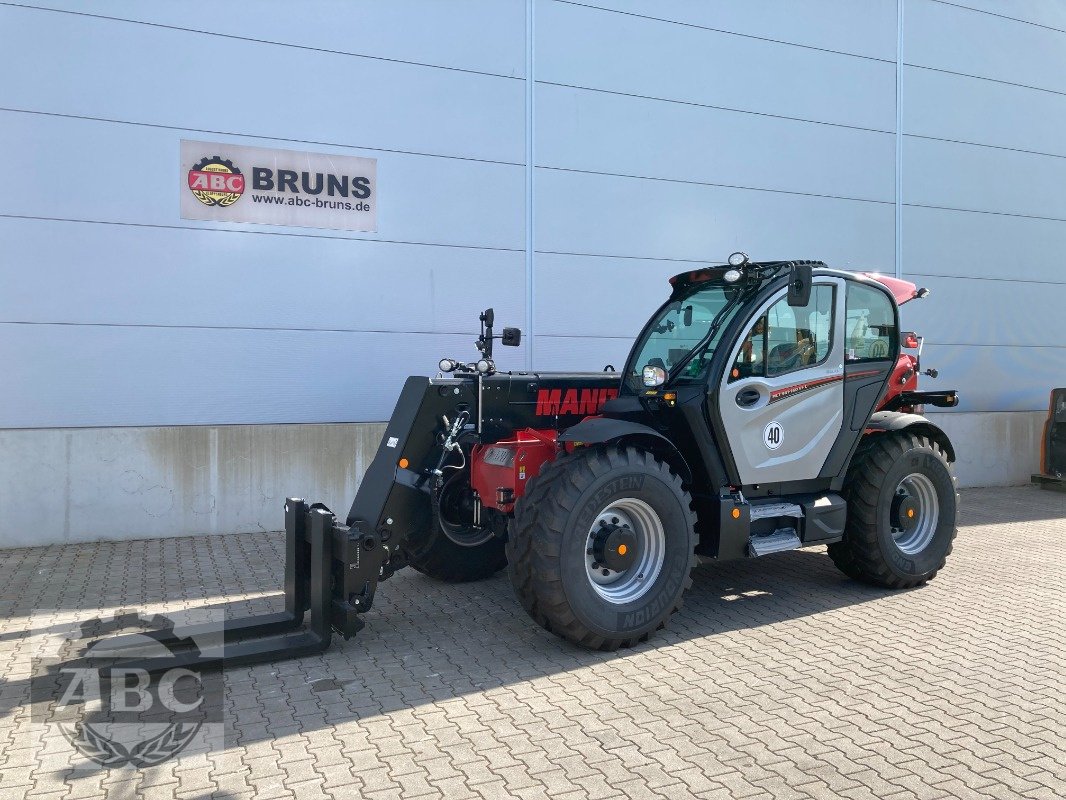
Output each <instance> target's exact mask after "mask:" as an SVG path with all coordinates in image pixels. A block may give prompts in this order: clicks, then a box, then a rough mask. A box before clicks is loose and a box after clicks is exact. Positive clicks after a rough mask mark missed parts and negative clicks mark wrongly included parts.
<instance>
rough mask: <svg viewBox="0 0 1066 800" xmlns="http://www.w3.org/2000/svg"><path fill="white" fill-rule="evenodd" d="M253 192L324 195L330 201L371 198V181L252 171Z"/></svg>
mask: <svg viewBox="0 0 1066 800" xmlns="http://www.w3.org/2000/svg"><path fill="white" fill-rule="evenodd" d="M252 189H254V190H256V191H260V192H273V191H277V192H291V193H292V194H322V193H323V192H325V193H326V194H327V195H329V196H330V197H353V198H355V199H356V200H365V199H366V198H368V197H370V179H369V178H365V177H362V176H359V177H353V178H350V177H349V176H347V175H329V174H326V173H322V172H297V171H296V170H294V169H279V170H277V171H276V172H275V171H274V170H272V169H270V168H269V167H252Z"/></svg>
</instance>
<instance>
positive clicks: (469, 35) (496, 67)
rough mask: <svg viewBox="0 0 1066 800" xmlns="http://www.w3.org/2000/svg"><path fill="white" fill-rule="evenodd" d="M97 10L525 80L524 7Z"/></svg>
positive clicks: (74, 6) (118, 3)
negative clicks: (512, 76)
mask: <svg viewBox="0 0 1066 800" xmlns="http://www.w3.org/2000/svg"><path fill="white" fill-rule="evenodd" d="M33 5H35V6H40V7H42V8H55V9H67V10H72V11H77V12H84V11H86V10H90V9H88V8H87V6H86V4H85V3H84V2H82V0H34V3H33ZM91 11H92V13H93V14H98V15H105V16H113V17H121V18H125V19H129V20H142V21H147V22H154V23H158V24H161V25H174V26H178V27H182V28H193V29H199V30H202V31H210V32H214V33H221V34H225V35H229V36H237V37H247V38H252V39H267V40H272V41H276V42H286V43H290V44H294V45H302V46H304V47H314V48H322V49H331V50H339V51H344V52H349V53H351V52H356V53H363V54H366V55H369V56H375V57H378V58H386V59H406V60H408V61H418V62H423V63H429V64H439V65H442V66H448V67H454V68H457V69H470V70H481V71H487V72H496V73H500V74H503V75H515V76H521V75H524V74H525V57H524V54H523V39H524V36H525V22H526V19H525V0H449V2H448V3H442V2H440V0H389V2H387V3H382V2H360V3H353V2H347V0H302V2H301V3H300V4H299V7H298V9H297V10H296V13H293V12H294V7H293V5H292V4H291V3H289V2H286V0H228V2H225V3H218V2H214V0H182V2H181V3H145V2H143V0H96V1H95V2H94V3H93V4H92V8H91ZM37 13H41V12H37ZM216 47H217V48H218V50H219V51H220V52H221V51H222V49H223V48H225V47H226V44H225V42H221V41H219V42H217V44H216ZM282 58H295V59H299V58H300V56H299V54H291V55H283V56H282Z"/></svg>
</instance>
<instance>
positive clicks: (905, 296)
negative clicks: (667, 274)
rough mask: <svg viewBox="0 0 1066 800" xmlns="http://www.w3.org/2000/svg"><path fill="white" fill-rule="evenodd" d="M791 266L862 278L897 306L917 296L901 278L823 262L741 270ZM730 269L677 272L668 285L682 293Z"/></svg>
mask: <svg viewBox="0 0 1066 800" xmlns="http://www.w3.org/2000/svg"><path fill="white" fill-rule="evenodd" d="M792 264H810V265H811V266H812V267H813V268H814V271H815V273H816V274H821V275H836V276H838V277H843V278H847V277H852V278H854V277H856V276H861V277H863V278H868V279H870V280H874V281H877V282H878V283H880V284H881V285H882V286H884V287H885V288H887V289H888V290H889V292H891V293H892V296H893V297H894V298H895V300H896V304H897V305H903V304H904V303H906V302H909V301H910V300H913V299H914V298H916V297H918V295H919V289H918V286H917V284H914V283H911V282H910V281H905V280H902V279H901V278H891V277H889V276H887V275H881V274H880V273H877V272H858V271H848V270H838V269H832V268H830V267H829V266H828V265H826V264H825V262H823V261H806V260H803V261H762V262H756V261H749V262H748V263H747V264H745V265H744V266H743V267H742V268H741V269H750V268H753V267H754V268H760V269H771V268H774V267H778V268H782V267H787V266H791V265H792ZM731 269H734V267H731V266H729V265H728V264H723V265H721V266H713V267H701V268H700V269H695V270H689V271H687V272H679V273H678V274H676V275H674V276H673V277H671V278H670V285H671V287H673V291H674V292H678V291H684V290H685V289H687V288H689V287H690V286H693V285H695V284H698V283H704V282H705V281H713V280H721V279H722V277H723V276H724V275H725V273H726V272H728V271H729V270H731Z"/></svg>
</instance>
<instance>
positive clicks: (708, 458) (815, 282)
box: [604, 253, 913, 497]
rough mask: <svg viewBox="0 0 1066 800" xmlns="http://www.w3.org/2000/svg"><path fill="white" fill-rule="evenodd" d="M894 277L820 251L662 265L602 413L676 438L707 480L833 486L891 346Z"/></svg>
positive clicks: (751, 490) (877, 391)
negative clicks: (838, 266) (836, 264)
mask: <svg viewBox="0 0 1066 800" xmlns="http://www.w3.org/2000/svg"><path fill="white" fill-rule="evenodd" d="M895 283H897V284H898V285H897V286H893V287H890V286H888V285H886V283H884V282H881V281H878V280H875V279H874V278H871V277H869V276H866V275H860V274H857V273H852V272H845V271H842V270H834V269H830V268H829V267H827V266H826V265H825V264H824V263H822V262H820V261H770V262H751V261H749V260H748V258H747V256H746V255H744V254H743V253H735V254H734V255H733V256H731V257H730V260H729V263H728V264H725V265H722V266H716V267H709V268H705V269H699V270H693V271H688V272H683V273H680V274H678V275H675V276H674V277H673V278H671V279H670V284H671V287H672V289H671V294H670V298H669V299H668V300H667V301H666V303H664V304H663V305H662V307H660V308H659V310H658V311H657V312H656V313H655V314H654V315H652V318H651V320H650V321H649V322H648V324H647V325H646V326H645V327H644V329H643V330H642V331H641V333H640V335H639V336H638V338H637V340H636V342H635V343H634V346H633V349H632V351H631V353H630V357H629V359H628V360H627V363H626V366H625V369H624V372H623V375H622V385H621V387H620V392H619V394H620V396H619V398H618V399H617V400H614V401H612V402H611V403H608V404H607V406H606V407H605V408H604V412H605V414H606V415H607V416H610V417H616V418H621V419H626V420H629V421H631V422H634V423H639V424H642V425H647V426H648V427H651V428H654V429H656V430H658V431H659V432H661V433H662V434H663V435H664V436H665V437H666V438H668V439H669V440H670V441H671V442H674V443H675V444H676V445H677V449H678V450H679V452H680V455H681V456H682V457H683V459H684V462H685V463H686V464H687V465H691V470H692V473H693V477H694V479H695V480H696V481H698V483H699V484H702V485H704V486H706V487H708V489H710V490H711V491H716V490H717V487H723V486H731V487H736V488H737V489H742V490H743V492H744V493H745V494H746V495H747V496H750V497H760V496H769V495H775V494H788V493H794V492H798V491H807V492H819V491H827V490H837V489H839V487H840V486H841V485H842V482H843V479H844V474H845V472H846V469H847V465H848V463H849V460H850V456H851V454H852V453H853V452H854V449H855V447H856V446H857V445H858V441H859V439H860V437H861V436H862V434H863V431H864V429H865V425H866V422H867V420H868V419H869V418H870V415H871V414H872V413H873V412H874V411H875V408H876V405H877V402H878V400H879V398H881V397H882V396H883V395H884V393H885V389H886V385H887V383H888V381H889V379H890V376H891V374H892V371H893V369H894V367H895V366H896V362H897V359H898V358H899V356H900V334H899V314H898V309H897V302H896V299H895V296H894V290H895V291H900V292H902V291H904V290H905V288H906V286H910V287H911V289H912V290H913V285H912V284H906V282H903V281H896V282H895Z"/></svg>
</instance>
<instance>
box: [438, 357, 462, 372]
mask: <svg viewBox="0 0 1066 800" xmlns="http://www.w3.org/2000/svg"><path fill="white" fill-rule="evenodd" d="M437 366H438V367H439V368H440V371H441V372H455V368H456V367H457V366H459V365H458V364H456V363H455V362H454V361H452V360H451V359H450V358H442V359H441V360H440V363H439V364H438V365H437Z"/></svg>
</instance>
